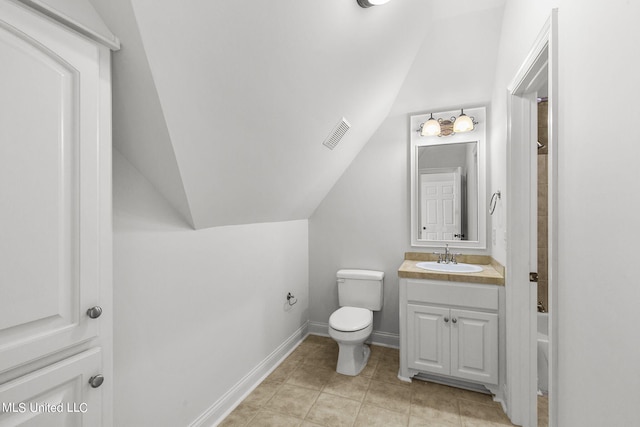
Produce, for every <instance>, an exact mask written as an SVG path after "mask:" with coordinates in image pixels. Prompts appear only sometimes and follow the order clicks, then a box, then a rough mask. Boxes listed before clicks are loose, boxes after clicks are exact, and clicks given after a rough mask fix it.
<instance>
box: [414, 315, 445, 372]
mask: <svg viewBox="0 0 640 427" xmlns="http://www.w3.org/2000/svg"><path fill="white" fill-rule="evenodd" d="M449 317H450V315H449V309H447V308H441V307H432V306H427V305H414V304H408V306H407V323H408V324H407V334H408V340H407V346H408V350H407V352H408V355H409V363H408V366H409V368H411V369H418V370H421V371H425V372H433V373H435V374H441V375H449V372H450V360H449V358H450V353H449V344H450V337H449V322H450V319H449Z"/></svg>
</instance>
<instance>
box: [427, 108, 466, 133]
mask: <svg viewBox="0 0 640 427" xmlns="http://www.w3.org/2000/svg"><path fill="white" fill-rule="evenodd" d="M477 124H478V122H476V119H475V118H473V117H469V116H467V115H466V114H465V113H464V110H463V109H461V110H460V115H459V116H458V117H455V116H454V117H451V118H449V119H442V118H439V119H435V118H433V113H431V115H430V117H429V120H427V121H426V122H424V123H422V124H421V125H420V129H418V133H419V134H420V136H449V135H453V134H454V133H462V132H470V131H472V130H473V129H474V127H475V125H477Z"/></svg>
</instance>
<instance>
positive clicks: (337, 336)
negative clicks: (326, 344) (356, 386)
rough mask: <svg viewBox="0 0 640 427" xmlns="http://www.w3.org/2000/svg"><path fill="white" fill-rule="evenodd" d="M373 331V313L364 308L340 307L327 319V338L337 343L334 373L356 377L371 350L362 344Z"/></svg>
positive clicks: (364, 364) (365, 363)
mask: <svg viewBox="0 0 640 427" xmlns="http://www.w3.org/2000/svg"><path fill="white" fill-rule="evenodd" d="M371 331H373V313H372V312H371V310H369V309H366V308H358V307H342V308H340V309H338V310H336V311H335V312H333V314H332V315H331V317H330V318H329V336H330V337H331V338H333V339H334V340H335V341H336V342H337V343H338V364H337V366H336V372H338V373H339V374H343V375H350V376H355V375H358V374H359V373H360V372H362V370H363V369H364V367H365V366H367V361H368V360H369V355H370V354H371V350H370V349H369V347H368V346H367V345H365V344H364V342H365V341H366V340H367V339H368V338H369V336H370V335H371Z"/></svg>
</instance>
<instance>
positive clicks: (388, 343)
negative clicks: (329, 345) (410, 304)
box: [309, 321, 400, 348]
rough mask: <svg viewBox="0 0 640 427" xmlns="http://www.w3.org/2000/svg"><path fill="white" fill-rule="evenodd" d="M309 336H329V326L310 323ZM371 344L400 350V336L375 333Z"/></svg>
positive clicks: (370, 341)
mask: <svg viewBox="0 0 640 427" xmlns="http://www.w3.org/2000/svg"><path fill="white" fill-rule="evenodd" d="M309 334H311V335H320V336H323V337H328V336H329V324H328V323H324V322H311V321H309ZM367 342H368V343H369V344H375V345H380V346H382V347H391V348H400V335H398V334H391V333H389V332H382V331H373V332H372V333H371V338H369V341H367Z"/></svg>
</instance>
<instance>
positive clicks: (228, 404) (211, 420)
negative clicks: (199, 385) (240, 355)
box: [189, 322, 309, 427]
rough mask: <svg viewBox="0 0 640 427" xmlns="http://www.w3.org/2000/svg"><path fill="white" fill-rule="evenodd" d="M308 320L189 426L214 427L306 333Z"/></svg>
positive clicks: (284, 357)
mask: <svg viewBox="0 0 640 427" xmlns="http://www.w3.org/2000/svg"><path fill="white" fill-rule="evenodd" d="M308 329H309V322H306V323H305V324H304V325H302V326H301V327H300V328H299V329H298V330H297V331H295V332H294V333H293V334H292V335H291V336H290V337H289V338H287V340H286V341H285V342H283V343H282V344H280V346H279V347H278V348H276V349H275V350H274V351H273V352H272V353H271V354H270V355H269V356H267V357H266V358H265V359H264V360H263V361H262V362H260V363H259V364H258V366H256V367H255V368H253V369H252V370H251V372H249V373H248V374H247V375H245V376H244V377H243V378H242V379H241V380H240V381H238V383H237V384H236V385H234V386H233V387H232V388H231V389H230V390H229V391H227V392H226V393H225V394H224V395H223V396H222V397H221V398H220V399H218V400H217V401H216V402H215V403H214V404H213V405H211V406H210V407H209V408H208V409H207V410H206V411H204V412H203V413H202V414H201V415H200V416H199V417H198V418H196V420H195V421H193V422H192V423H191V424H189V427H214V426H217V425H218V424H219V423H220V422H221V421H222V420H224V418H225V417H226V416H227V415H229V414H230V413H231V411H233V410H234V409H235V408H236V406H238V405H239V404H240V402H242V401H243V400H244V399H245V398H246V397H247V396H248V395H249V393H251V392H252V391H253V390H254V389H255V388H256V387H257V386H258V385H259V384H260V383H261V382H262V381H263V380H264V379H265V378H266V377H267V376H268V375H269V374H270V373H271V372H273V370H274V369H276V368H277V367H278V365H280V363H282V361H283V360H284V359H286V358H287V356H289V354H291V352H292V351H293V350H295V348H296V347H298V345H299V344H300V343H301V342H302V340H304V339H305V338H306V336H307V335H308Z"/></svg>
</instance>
